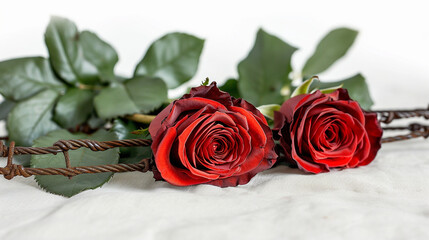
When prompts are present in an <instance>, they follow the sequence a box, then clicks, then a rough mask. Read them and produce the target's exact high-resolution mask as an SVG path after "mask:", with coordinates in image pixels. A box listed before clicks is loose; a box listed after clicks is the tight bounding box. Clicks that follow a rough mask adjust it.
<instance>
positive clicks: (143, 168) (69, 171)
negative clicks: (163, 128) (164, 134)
mask: <svg viewBox="0 0 429 240" xmlns="http://www.w3.org/2000/svg"><path fill="white" fill-rule="evenodd" d="M151 143H152V140H148V139H125V140H115V141H103V142H99V141H94V140H90V139H77V140H75V139H73V140H59V141H57V142H56V143H54V144H53V146H51V147H15V143H14V142H11V143H10V145H9V147H8V146H5V145H4V144H3V141H0V154H1V155H0V156H1V157H7V164H6V166H5V167H0V174H1V175H3V176H4V177H5V178H6V179H12V178H13V177H15V176H23V177H30V176H32V175H63V176H66V177H69V178H71V177H73V176H76V175H79V174H84V173H102V172H115V173H117V172H131V171H140V172H147V171H148V170H149V168H150V165H151V164H150V159H142V160H141V161H140V162H139V163H135V164H108V165H98V166H81V167H71V166H70V159H69V156H68V151H69V150H76V149H79V148H82V147H84V148H89V149H91V150H92V151H106V150H108V149H112V148H116V147H142V146H150V145H151ZM57 153H63V154H64V158H65V162H66V168H25V167H23V166H22V165H17V164H14V163H13V162H12V159H13V156H14V155H24V154H30V155H40V154H57Z"/></svg>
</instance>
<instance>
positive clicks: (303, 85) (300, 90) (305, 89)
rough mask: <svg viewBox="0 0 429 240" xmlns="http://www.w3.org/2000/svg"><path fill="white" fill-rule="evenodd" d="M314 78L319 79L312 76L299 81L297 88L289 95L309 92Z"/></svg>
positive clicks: (293, 95)
mask: <svg viewBox="0 0 429 240" xmlns="http://www.w3.org/2000/svg"><path fill="white" fill-rule="evenodd" d="M314 80H317V81H319V78H318V77H312V78H309V79H307V80H305V81H304V82H303V83H301V85H299V86H298V87H297V88H295V90H294V91H293V93H292V94H291V95H290V97H291V98H292V97H295V96H298V95H301V94H306V93H309V92H310V85H311V84H312V83H313V81H314Z"/></svg>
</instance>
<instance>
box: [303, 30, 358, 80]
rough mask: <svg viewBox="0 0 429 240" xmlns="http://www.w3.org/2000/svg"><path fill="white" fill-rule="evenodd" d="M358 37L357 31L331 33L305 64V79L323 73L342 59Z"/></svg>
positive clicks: (334, 31) (335, 31)
mask: <svg viewBox="0 0 429 240" xmlns="http://www.w3.org/2000/svg"><path fill="white" fill-rule="evenodd" d="M357 35H358V32H357V31H355V30H352V29H348V28H337V29H335V30H333V31H331V32H329V33H328V34H327V35H326V36H325V37H324V38H323V39H322V40H321V41H320V42H319V44H318V45H317V48H316V51H315V52H314V53H313V55H312V56H311V57H310V58H309V59H308V60H307V62H306V63H305V65H304V68H303V69H302V73H303V75H304V77H305V76H307V77H309V76H312V75H315V74H318V73H321V72H323V71H325V70H326V69H328V68H329V67H330V66H331V65H332V64H334V63H335V62H336V61H337V60H338V59H340V58H342V57H343V56H344V55H345V54H346V53H347V51H348V50H349V48H350V47H351V46H352V45H353V43H354V41H355V39H356V37H357Z"/></svg>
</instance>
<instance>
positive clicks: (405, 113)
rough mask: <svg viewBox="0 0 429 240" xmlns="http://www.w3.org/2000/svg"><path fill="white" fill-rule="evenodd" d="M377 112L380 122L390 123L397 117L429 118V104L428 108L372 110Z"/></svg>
mask: <svg viewBox="0 0 429 240" xmlns="http://www.w3.org/2000/svg"><path fill="white" fill-rule="evenodd" d="M371 112H375V113H377V115H378V117H379V122H381V123H385V124H389V123H391V122H392V121H393V120H395V119H404V118H412V117H424V118H425V119H429V106H428V108H426V109H423V108H418V109H414V110H375V111H371Z"/></svg>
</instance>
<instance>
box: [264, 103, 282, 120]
mask: <svg viewBox="0 0 429 240" xmlns="http://www.w3.org/2000/svg"><path fill="white" fill-rule="evenodd" d="M280 107H281V106H280V105H278V104H267V105H261V106H259V107H258V110H259V111H260V112H261V113H262V114H263V115H264V116H265V117H266V118H268V119H271V120H273V119H274V112H275V111H279V110H280Z"/></svg>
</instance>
